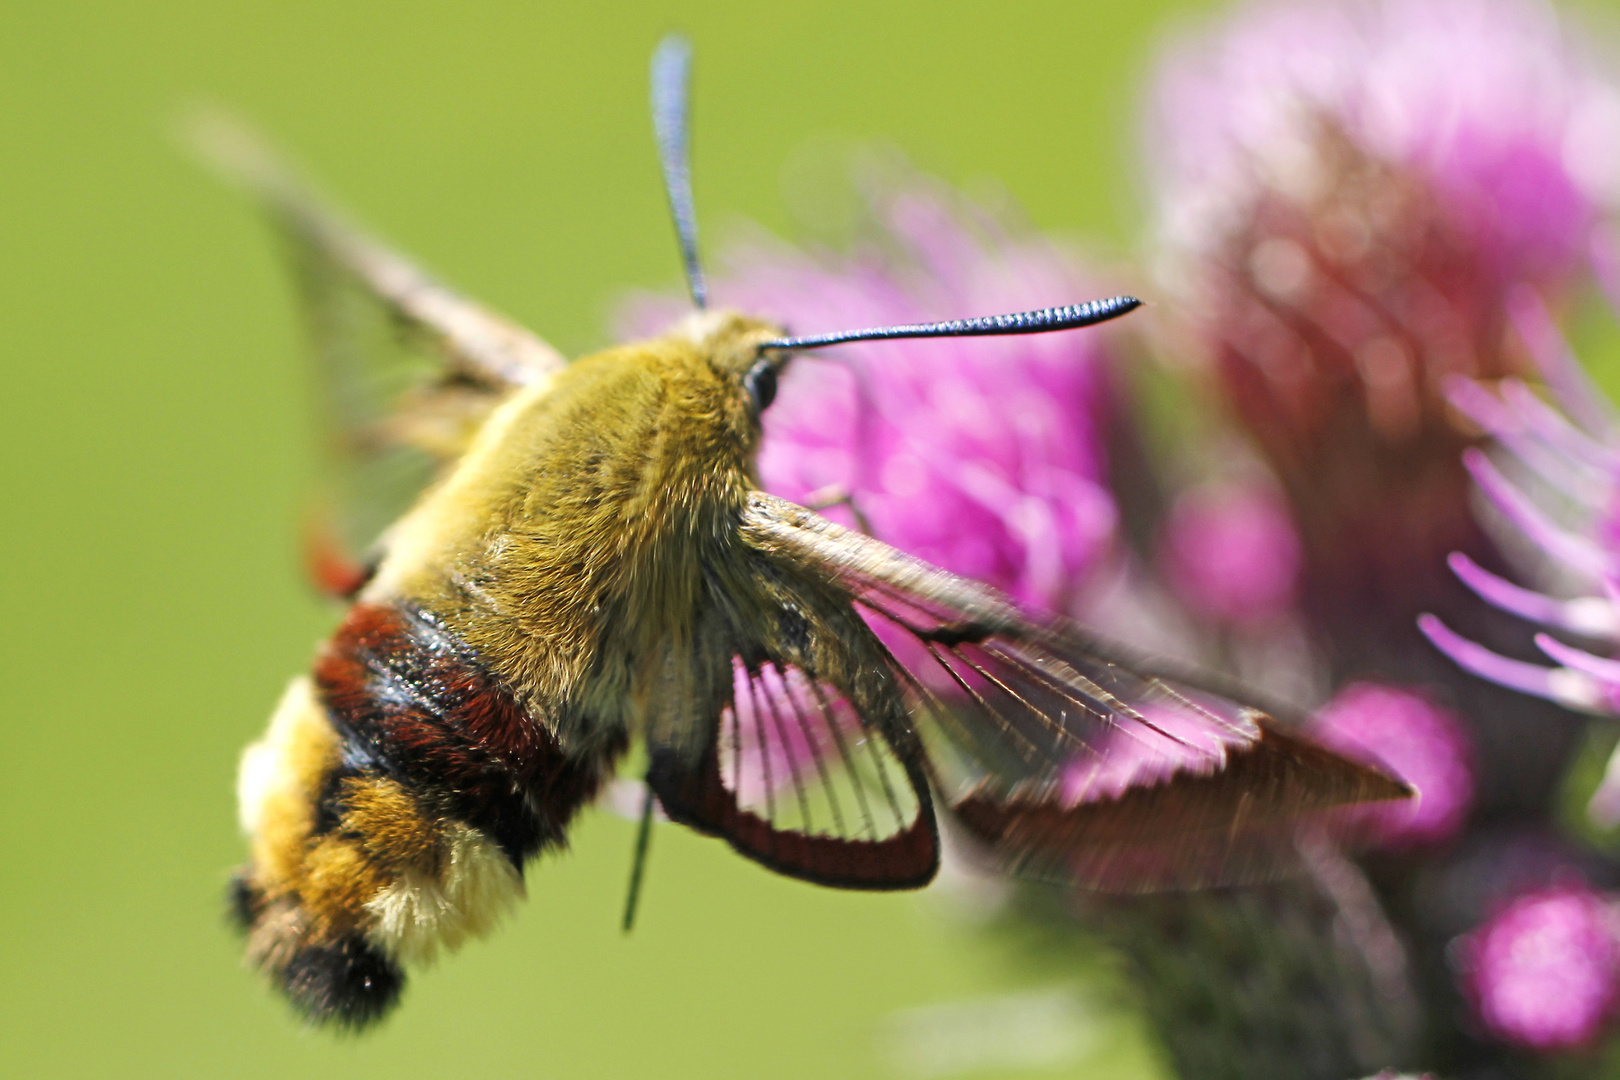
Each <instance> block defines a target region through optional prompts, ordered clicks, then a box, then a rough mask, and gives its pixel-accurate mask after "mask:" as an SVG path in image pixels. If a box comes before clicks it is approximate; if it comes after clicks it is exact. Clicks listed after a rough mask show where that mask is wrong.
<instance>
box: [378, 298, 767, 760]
mask: <svg viewBox="0 0 1620 1080" xmlns="http://www.w3.org/2000/svg"><path fill="white" fill-rule="evenodd" d="M780 333H781V332H780V329H779V328H778V327H775V326H772V325H770V324H768V323H765V322H762V321H759V320H755V319H750V318H747V317H744V316H741V315H738V314H736V313H734V312H724V311H717V312H702V313H698V314H695V315H693V316H690V317H688V318H687V319H685V320H683V321H682V322H681V323H679V324H677V325H676V326H675V327H674V328H673V329H672V330H671V331H670V332H669V333H668V334H666V335H665V336H663V337H659V338H654V339H652V340H649V341H645V342H641V343H637V344H632V345H625V346H621V347H618V348H613V349H609V350H607V351H605V352H601V353H597V354H595V355H593V356H589V357H586V358H584V359H582V360H579V361H577V362H575V363H574V364H571V365H570V366H569V367H567V368H566V369H564V370H562V371H561V372H559V373H558V374H557V375H555V376H554V377H553V378H552V379H551V380H549V381H545V382H542V383H540V384H538V385H534V386H529V387H525V388H524V389H523V390H521V391H519V392H517V393H516V394H515V395H514V396H513V397H512V398H510V399H509V400H508V401H506V402H504V403H503V404H502V405H501V406H500V407H499V408H498V409H496V411H495V412H494V413H493V414H492V415H491V416H490V418H489V420H488V421H487V422H486V423H485V424H484V426H483V428H482V429H481V430H480V431H479V433H478V435H477V436H476V438H475V439H474V441H473V443H472V445H471V447H470V448H469V450H468V451H467V453H466V455H465V456H464V457H463V458H462V460H461V461H460V462H459V463H458V464H457V465H456V467H455V469H454V470H453V471H452V472H451V473H449V475H447V476H446V477H445V478H444V479H443V480H442V481H441V482H440V483H439V484H438V485H437V486H436V487H435V488H434V489H432V490H431V491H429V492H428V493H427V494H426V495H425V496H424V497H423V498H422V500H421V501H420V502H419V503H418V504H417V506H416V507H415V508H414V509H413V510H412V511H411V512H410V513H409V514H407V515H406V516H405V517H404V518H403V519H401V520H400V522H399V523H398V524H397V525H395V526H394V528H393V529H392V530H390V532H389V534H388V535H387V537H386V538H385V548H386V554H385V556H384V558H383V561H382V563H381V565H380V566H379V568H378V572H377V575H376V577H375V579H374V580H373V581H372V583H371V584H370V585H368V586H367V588H366V590H365V592H364V593H363V594H362V596H361V599H362V600H369V601H392V600H400V599H404V600H409V601H411V602H413V603H415V604H418V605H420V606H421V607H423V608H424V609H425V610H427V611H429V612H432V613H434V614H435V615H436V616H437V617H438V618H439V619H441V620H442V621H443V622H444V623H445V624H446V626H447V628H448V629H449V630H450V631H451V632H452V633H454V634H456V635H457V636H458V637H460V639H461V640H462V641H463V642H465V644H466V645H467V646H469V647H470V648H471V649H472V650H474V651H475V652H476V654H477V655H479V656H481V657H483V658H484V660H485V662H486V664H487V665H488V666H489V667H490V668H491V669H493V670H496V671H500V672H503V673H505V676H506V679H507V680H508V682H509V683H510V686H511V689H512V691H513V692H514V693H515V694H516V695H517V697H518V698H519V700H520V701H521V702H522V703H523V704H524V705H525V706H526V707H527V708H528V710H529V711H530V712H531V713H532V715H533V716H534V717H535V719H536V720H537V721H538V722H540V723H542V724H544V725H545V726H546V727H548V728H550V729H551V730H552V731H553V732H554V733H555V734H556V735H557V736H558V737H559V738H560V739H561V740H562V741H563V743H564V745H565V746H570V744H571V743H573V742H574V741H575V740H578V739H580V738H582V737H583V733H584V732H585V731H586V730H587V729H588V730H589V731H590V732H592V733H593V737H596V738H600V737H605V734H613V733H616V732H622V731H624V730H625V729H626V727H627V726H629V725H631V724H633V723H634V722H635V719H636V714H637V713H638V712H644V711H645V709H646V706H647V702H648V699H649V697H650V696H652V695H655V694H658V693H659V690H660V687H659V685H658V683H659V680H660V678H662V677H664V676H665V675H666V673H668V672H669V671H670V670H671V669H672V667H674V668H677V669H678V666H679V665H678V664H676V663H675V661H676V658H678V657H680V656H682V655H683V653H684V652H685V651H686V649H687V648H688V647H689V644H690V637H689V635H690V629H691V627H690V624H691V622H692V620H693V617H694V615H695V614H696V612H697V610H698V607H699V601H700V599H701V590H702V588H703V575H704V570H705V567H718V566H723V565H725V564H726V562H727V560H728V558H729V557H730V556H732V555H734V554H735V552H734V551H733V550H732V549H733V546H734V545H736V544H738V543H739V541H738V539H737V535H736V521H737V517H738V514H739V513H740V511H741V508H742V506H743V502H744V500H745V499H746V498H747V494H748V491H749V490H750V489H751V488H752V487H754V486H755V485H756V483H757V481H756V479H755V471H754V458H755V455H756V453H757V450H758V445H759V436H760V427H759V416H758V410H757V407H756V404H755V401H756V399H755V398H753V397H751V395H750V393H749V387H748V380H749V376H750V372H751V371H752V370H753V369H754V368H755V367H756V365H758V364H759V363H760V360H759V348H758V346H759V343H760V342H762V341H767V340H770V339H772V338H774V337H779V336H780ZM774 362H775V363H778V364H779V363H780V361H774ZM773 374H774V370H773ZM677 677H678V675H677ZM664 689H666V690H667V689H674V688H672V687H665V688H664ZM587 714H588V719H589V720H590V723H589V724H585V723H582V722H581V721H582V720H583V719H585V718H586V717H587ZM571 748H572V749H573V750H574V751H577V752H585V751H588V750H589V749H590V747H587V746H581V745H572V747H571Z"/></svg>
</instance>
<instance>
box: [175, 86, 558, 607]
mask: <svg viewBox="0 0 1620 1080" xmlns="http://www.w3.org/2000/svg"><path fill="white" fill-rule="evenodd" d="M193 132H194V135H195V142H196V143H197V145H198V146H199V147H200V148H201V149H202V151H203V152H204V153H205V154H206V155H207V157H208V158H209V159H210V160H211V161H213V162H214V163H215V164H216V165H218V166H219V167H220V168H221V169H222V170H223V171H224V172H225V173H226V174H227V175H229V176H230V177H231V178H233V179H235V180H237V181H238V182H240V183H241V184H242V185H243V186H245V187H246V188H247V189H248V190H249V191H250V192H252V193H253V194H254V195H255V196H257V197H258V198H259V200H260V201H261V203H262V204H263V206H264V208H265V210H266V211H267V212H268V213H269V214H270V217H271V219H272V220H273V221H274V222H275V224H276V226H277V227H278V229H279V231H280V232H281V233H282V235H283V236H284V237H285V239H286V241H287V245H288V248H289V252H290V254H291V257H292V263H293V267H294V270H295V272H296V276H297V280H298V285H299V290H300V294H301V298H302V300H303V308H304V314H305V317H306V321H307V325H308V330H309V334H310V339H311V343H312V346H313V350H314V352H315V354H316V359H317V362H318V367H319V370H320V373H321V380H322V382H323V384H324V385H323V391H324V399H325V403H326V413H327V415H326V417H325V419H326V433H325V434H326V440H325V441H326V446H325V451H326V456H327V459H328V460H327V462H326V465H327V483H326V486H327V490H326V491H325V492H323V500H322V505H321V506H320V507H319V515H320V516H319V519H318V520H317V521H316V522H315V528H316V530H318V532H320V533H325V534H327V535H318V536H316V537H315V539H316V541H317V544H318V545H320V547H322V548H324V547H326V546H327V545H331V548H332V549H331V550H312V556H313V558H312V562H313V564H314V566H313V568H314V569H315V570H316V573H317V577H318V578H325V577H330V580H326V581H322V582H321V583H322V584H323V585H325V586H328V587H329V588H331V591H336V592H342V591H344V589H343V588H342V587H341V579H342V577H343V574H342V573H341V572H340V571H339V570H338V569H337V564H336V563H334V564H333V565H331V566H329V567H327V568H326V569H323V566H322V560H323V558H325V557H328V556H330V557H332V558H334V559H336V560H337V561H338V562H340V561H341V555H342V553H345V552H347V553H355V554H358V553H361V552H367V551H369V549H370V548H371V546H372V545H373V543H374V542H375V541H376V539H377V537H378V536H379V534H380V533H381V532H382V530H383V529H385V528H386V527H387V526H388V525H390V524H391V523H392V522H393V521H394V520H395V519H396V518H398V517H399V515H400V514H401V513H403V511H404V510H405V509H406V508H407V507H408V506H409V505H410V503H411V502H412V501H413V500H414V499H415V497H416V496H417V495H418V494H419V493H420V492H421V490H422V489H423V488H424V487H425V486H427V485H428V484H429V483H431V482H432V481H433V479H434V478H435V477H436V476H437V475H438V474H439V472H440V471H441V470H442V469H443V467H444V466H445V465H446V464H448V463H449V462H452V461H454V460H455V458H456V457H458V456H459V455H460V454H461V452H462V451H463V450H464V449H465V448H466V445H467V443H468V442H469V441H470V440H471V437H472V434H473V433H474V432H475V431H476V430H477V428H478V426H479V425H480V424H481V423H482V422H483V420H484V418H485V417H486V416H487V415H488V414H489V412H490V411H491V410H492V409H493V408H494V407H495V405H497V404H498V403H499V402H500V401H501V400H502V399H503V398H504V397H505V396H506V395H507V394H509V393H510V392H511V391H512V390H513V389H515V388H517V387H519V386H525V385H529V384H532V383H534V382H537V381H539V380H543V379H546V378H549V377H550V375H551V374H552V373H553V372H555V371H557V370H559V369H560V368H561V367H562V366H563V364H564V361H563V358H562V357H561V356H560V355H559V354H558V353H557V352H556V351H555V350H554V349H552V348H551V347H550V346H549V345H546V344H545V343H544V342H542V341H540V340H539V339H538V338H536V337H534V336H533V335H531V334H530V333H528V332H527V331H526V330H524V329H522V328H521V327H519V326H517V325H515V324H513V323H511V322H509V321H507V320H505V319H503V318H501V317H500V316H498V315H496V314H494V313H493V312H491V311H489V310H487V309H485V308H483V307H481V306H480V305H478V304H476V303H474V302H472V301H471V300H468V299H466V298H465V297H463V296H460V295H459V294H457V293H456V292H454V291H452V290H451V289H448V288H446V287H445V286H444V285H441V284H439V283H438V282H436V281H434V280H433V279H432V278H431V277H429V276H428V275H427V274H425V273H424V272H423V271H421V270H420V269H418V268H417V267H416V266H414V265H413V264H412V263H411V262H410V261H409V260H407V259H405V258H404V257H402V256H400V255H399V254H397V253H395V252H394V251H392V250H390V249H389V248H387V247H385V246H383V245H381V244H379V243H377V242H375V241H373V240H371V239H370V238H369V237H367V236H365V235H364V234H363V233H361V232H359V231H358V230H356V229H354V228H353V227H351V226H350V225H348V224H347V223H346V222H345V221H344V219H343V218H342V216H341V215H340V214H338V213H337V212H335V211H334V210H332V209H330V208H328V207H327V206H325V205H324V204H323V203H322V202H321V201H320V200H319V198H318V197H317V196H316V195H314V194H313V193H312V192H311V191H310V190H309V189H308V187H307V186H306V185H305V184H304V183H303V182H302V181H301V180H300V179H299V178H298V177H297V176H296V175H295V173H294V172H293V171H292V170H291V169H289V168H288V167H286V166H285V165H284V164H282V163H281V162H280V161H278V160H277V158H276V157H275V155H274V154H273V153H272V152H271V151H270V150H268V149H267V148H266V147H265V146H264V144H263V143H261V142H260V141H259V140H258V139H256V138H255V137H254V136H253V135H252V134H251V133H250V132H248V131H247V130H246V129H245V128H243V127H241V126H239V125H237V124H236V123H234V122H233V121H231V120H230V119H228V118H225V117H222V116H218V115H208V116H204V117H201V118H199V119H198V120H197V122H196V123H195V124H194V125H193ZM327 569H329V570H330V571H331V572H330V574H328V573H327V572H326V570H327Z"/></svg>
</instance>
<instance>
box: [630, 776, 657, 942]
mask: <svg viewBox="0 0 1620 1080" xmlns="http://www.w3.org/2000/svg"><path fill="white" fill-rule="evenodd" d="M657 807H658V796H657V795H655V794H653V789H652V783H651V782H650V781H648V782H647V792H646V794H645V795H643V796H642V799H641V823H640V824H639V825H638V826H637V828H636V853H635V856H634V859H633V861H632V862H631V864H630V889H629V891H628V892H627V893H626V894H625V898H624V932H625V933H627V934H628V933H629V932H630V930H631V928H632V927H633V926H635V923H636V903H637V902H638V901H639V900H640V899H641V880H642V877H643V876H644V875H645V874H646V871H647V849H648V848H649V847H650V846H651V844H652V823H653V811H654V810H656V809H657Z"/></svg>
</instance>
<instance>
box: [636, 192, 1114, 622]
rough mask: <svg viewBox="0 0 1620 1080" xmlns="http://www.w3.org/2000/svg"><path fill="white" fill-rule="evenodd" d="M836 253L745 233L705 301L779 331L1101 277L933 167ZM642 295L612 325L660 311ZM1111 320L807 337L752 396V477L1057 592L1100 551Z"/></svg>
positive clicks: (928, 311)
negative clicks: (808, 348)
mask: <svg viewBox="0 0 1620 1080" xmlns="http://www.w3.org/2000/svg"><path fill="white" fill-rule="evenodd" d="M871 202H872V205H871V207H870V209H871V219H872V222H873V228H872V234H871V235H869V236H868V237H867V238H866V240H865V242H864V243H863V244H861V245H860V246H858V247H857V248H856V250H855V251H854V252H853V253H851V254H847V255H841V254H834V253H831V252H827V251H818V252H813V253H807V252H804V251H800V250H797V249H794V248H791V247H789V246H787V245H785V244H783V243H780V242H777V241H771V240H760V239H756V240H755V241H754V242H752V243H750V244H747V245H744V246H741V247H734V248H732V249H731V250H730V251H729V252H727V253H725V254H726V257H725V258H724V259H723V262H724V264H725V267H726V271H725V272H724V273H723V274H721V275H719V276H718V277H717V278H715V279H714V280H713V281H712V285H711V292H712V295H713V296H714V297H715V299H716V301H717V302H718V303H719V304H724V305H728V306H732V307H736V308H739V309H741V310H744V311H748V312H753V313H758V314H760V315H763V316H766V317H768V318H771V319H774V320H776V321H778V322H780V323H781V324H782V325H784V326H786V327H788V328H789V330H790V331H791V332H792V333H795V334H814V333H822V332H829V331H837V330H847V329H851V328H856V327H864V326H882V325H889V324H895V323H912V322H925V321H929V320H934V319H943V318H959V317H964V316H970V315H984V314H990V313H995V312H1002V311H1017V310H1026V309H1030V308H1038V307H1045V306H1052V305H1057V304H1065V303H1073V302H1075V301H1076V300H1078V299H1083V298H1086V297H1089V296H1093V295H1096V294H1097V293H1098V289H1097V288H1096V287H1095V286H1094V285H1093V284H1091V283H1090V282H1089V281H1088V280H1087V279H1086V277H1085V276H1084V275H1083V274H1081V273H1080V272H1079V270H1078V269H1077V267H1076V266H1075V264H1074V263H1073V261H1072V260H1071V259H1070V258H1069V257H1068V256H1067V255H1066V253H1064V252H1063V251H1062V250H1060V249H1059V248H1057V247H1055V246H1054V245H1052V244H1050V243H1048V242H1046V241H1043V240H1040V239H1038V238H1036V237H1034V236H1033V235H1031V234H1027V233H1024V232H1021V231H1019V230H1017V229H1014V228H1010V227H1009V226H1007V225H1006V224H1005V223H1003V222H1001V221H999V220H996V219H994V218H992V217H991V216H990V215H989V214H987V213H986V212H985V211H983V210H982V209H980V208H979V207H977V206H975V205H973V204H971V203H969V202H967V201H966V200H964V199H962V198H961V197H959V196H957V195H955V194H954V193H952V192H951V191H949V190H948V189H946V188H945V187H944V186H943V185H940V184H937V183H932V182H929V181H927V180H924V179H920V178H913V179H911V180H910V181H909V182H908V183H907V184H905V185H903V186H901V187H898V188H897V189H894V190H890V191H888V192H885V193H880V194H878V195H875V196H872V198H871ZM678 310H679V307H678V305H671V304H669V303H661V302H658V301H654V302H651V303H648V302H645V301H644V302H642V303H641V304H640V305H639V306H638V308H636V309H634V310H632V311H631V313H630V318H629V319H628V320H626V321H627V323H628V327H627V328H628V329H632V330H634V331H636V332H643V333H644V332H646V331H649V330H656V329H659V328H661V325H667V324H668V322H670V321H673V320H672V318H671V315H673V314H675V313H676V312H678ZM1106 338H1107V332H1106V331H1104V332H1098V331H1093V330H1086V331H1079V332H1072V333H1054V334H1042V335H1030V336H1021V337H1004V338H963V339H946V340H924V341H906V340H896V341H877V342H870V343H865V344H858V345H847V346H840V347H837V348H829V349H825V350H821V351H819V352H816V353H808V354H805V355H803V356H801V357H799V358H798V359H796V360H795V361H794V363H793V366H792V367H790V368H789V369H788V372H787V374H786V375H785V376H784V378H783V382H782V388H781V392H780V394H779V395H778V397H777V400H776V403H775V404H774V405H772V406H771V408H770V409H769V410H768V411H767V412H766V413H765V416H764V426H765V438H764V442H763V444H762V446H761V450H760V458H759V470H760V479H761V481H762V482H763V485H764V487H765V489H766V490H768V491H770V492H772V493H774V494H777V495H781V496H782V497H784V498H788V499H792V500H794V501H796V502H800V503H805V504H808V505H811V506H813V507H817V508H825V512H826V513H827V515H828V516H829V517H832V518H834V519H835V520H838V521H839V522H840V523H841V524H845V525H849V526H852V527H858V528H864V529H869V530H870V531H871V533H872V534H873V535H874V536H876V537H878V538H879V539H881V540H883V541H885V542H887V543H890V544H893V545H895V546H896V547H899V548H901V549H903V550H905V551H907V552H910V553H911V554H914V555H917V556H920V557H922V558H924V559H927V560H929V561H931V562H934V563H936V564H938V565H940V566H943V567H945V568H946V569H948V570H951V571H954V572H956V573H958V574H962V575H964V576H967V577H972V578H976V579H978V580H980V581H985V582H988V583H990V584H993V585H996V586H998V587H999V588H1002V589H1004V590H1006V591H1007V592H1009V593H1010V594H1011V595H1012V596H1013V597H1014V598H1016V599H1017V600H1019V601H1020V602H1022V603H1025V604H1028V605H1032V606H1035V607H1038V608H1044V609H1047V610H1063V609H1065V608H1067V607H1068V606H1069V604H1070V602H1071V600H1072V599H1073V597H1074V595H1075V593H1076V591H1077V590H1078V589H1079V588H1080V587H1081V586H1082V585H1083V584H1084V582H1085V581H1086V579H1087V578H1088V576H1089V575H1090V574H1091V572H1092V571H1093V570H1094V569H1095V568H1096V567H1097V566H1098V565H1099V563H1100V562H1101V561H1102V560H1103V558H1104V556H1105V555H1106V554H1107V552H1108V551H1109V550H1110V548H1111V545H1112V542H1113V537H1114V531H1115V523H1116V517H1117V514H1116V508H1115V503H1114V499H1113V496H1112V494H1111V493H1110V491H1109V489H1108V487H1107V477H1106V470H1107V454H1106V445H1105V443H1106V426H1107V424H1108V422H1109V420H1108V417H1109V414H1110V412H1112V411H1113V410H1112V403H1113V390H1112V386H1111V380H1110V377H1109V374H1108V372H1107V370H1106V366H1105V364H1104V357H1105V352H1104V350H1105V344H1104V343H1105V341H1106Z"/></svg>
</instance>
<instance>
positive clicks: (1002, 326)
mask: <svg viewBox="0 0 1620 1080" xmlns="http://www.w3.org/2000/svg"><path fill="white" fill-rule="evenodd" d="M1141 306H1142V301H1140V300H1138V299H1137V298H1136V297H1134V296H1110V297H1108V298H1107V299H1105V300H1092V301H1089V302H1087V303H1084V304H1070V305H1068V306H1066V307H1051V308H1041V309H1039V310H1037V311H1018V312H1014V313H1012V314H1010V315H985V316H983V317H981V318H977V319H952V320H951V321H949V322H937V323H910V324H907V325H904V326H877V327H872V328H870V329H867V330H841V331H838V332H837V333H832V334H813V335H809V336H806V337H787V338H776V339H775V340H772V341H767V342H765V343H764V344H762V345H760V349H761V351H763V350H765V349H819V348H822V347H824V346H827V345H843V344H845V343H847V342H851V341H882V340H886V339H889V338H934V337H997V336H1001V335H1004V334H1045V333H1050V332H1051V331H1054V330H1074V329H1078V328H1079V327H1082V326H1094V325H1096V324H1097V323H1100V322H1107V321H1108V320H1109V319H1117V318H1119V317H1120V316H1121V315H1124V314H1126V313H1127V312H1130V311H1135V310H1136V309H1137V308H1139V307H1141Z"/></svg>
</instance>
